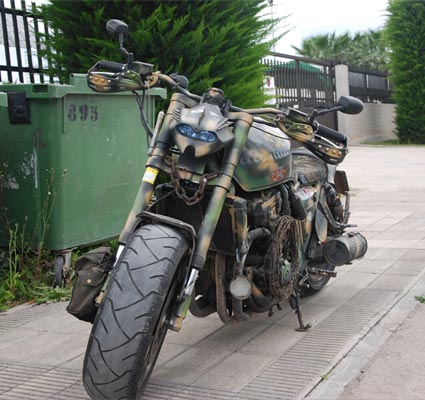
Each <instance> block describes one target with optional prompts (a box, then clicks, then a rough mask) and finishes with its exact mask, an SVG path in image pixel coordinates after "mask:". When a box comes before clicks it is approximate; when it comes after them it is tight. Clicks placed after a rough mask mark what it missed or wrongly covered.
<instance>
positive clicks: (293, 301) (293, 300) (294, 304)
mask: <svg viewBox="0 0 425 400" xmlns="http://www.w3.org/2000/svg"><path fill="white" fill-rule="evenodd" d="M289 304H290V306H291V308H292V309H293V310H295V314H297V317H298V323H299V324H300V326H299V327H298V328H296V329H295V330H296V331H297V332H307V331H308V330H309V329H310V328H311V324H310V323H308V324H306V325H304V322H303V316H302V313H301V306H300V292H299V291H298V290H295V293H294V294H291V296H290V297H289Z"/></svg>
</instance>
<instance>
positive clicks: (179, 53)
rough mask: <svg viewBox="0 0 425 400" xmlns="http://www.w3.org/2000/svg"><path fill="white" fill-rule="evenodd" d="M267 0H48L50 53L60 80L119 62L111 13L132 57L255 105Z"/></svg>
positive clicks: (266, 46) (195, 87) (194, 87)
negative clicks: (124, 27) (124, 30)
mask: <svg viewBox="0 0 425 400" xmlns="http://www.w3.org/2000/svg"><path fill="white" fill-rule="evenodd" d="M267 6H268V1H266V0H230V1H229V0H224V1H223V0H198V1H177V0H167V1H159V0H156V1H135V0H119V1H117V0H113V1H111V0H108V1H107V0H98V1H92V0H80V1H63V0H51V2H50V4H48V5H46V6H44V7H42V13H43V15H45V17H46V18H47V19H48V20H49V21H50V24H51V26H52V28H53V30H54V31H55V32H56V33H55V34H54V35H53V36H52V37H51V38H50V39H49V42H48V43H47V44H48V45H47V49H53V51H49V54H48V56H49V57H50V58H51V59H52V60H53V61H54V64H55V68H54V72H55V73H56V74H57V75H59V76H60V78H61V80H62V81H64V82H65V81H66V80H67V78H68V75H69V73H70V72H86V71H87V70H88V68H89V67H90V66H92V65H93V64H94V63H95V62H96V61H97V60H100V59H104V60H111V61H117V62H123V57H122V55H121V54H120V53H119V51H118V44H117V43H116V41H114V40H113V39H112V38H111V37H110V36H109V35H108V34H107V33H106V32H105V24H106V21H107V20H109V19H112V18H117V19H121V20H123V21H125V22H126V23H127V24H128V26H129V31H130V34H129V37H128V39H127V40H126V42H125V47H126V48H127V49H128V50H129V51H131V52H133V53H134V54H135V59H136V60H139V61H145V62H149V63H152V64H154V65H155V68H156V69H158V70H161V71H162V72H165V73H171V72H177V73H180V74H182V75H186V76H187V77H188V78H189V80H190V86H189V88H190V90H191V91H193V92H194V93H200V94H201V93H203V92H205V91H206V89H208V88H209V87H211V86H217V87H220V88H221V89H223V90H224V91H225V93H226V95H227V96H228V97H229V98H230V99H231V100H232V101H233V103H234V104H236V105H238V106H241V107H253V106H259V105H262V104H263V103H264V101H265V98H264V94H263V91H262V84H263V71H262V68H263V67H262V66H261V64H260V62H259V61H260V59H261V58H262V57H263V56H265V55H266V54H267V53H268V51H269V50H270V48H271V45H272V43H271V42H270V41H269V42H267V41H265V38H266V37H267V36H268V35H269V33H270V30H271V29H272V27H273V26H274V24H275V23H276V21H273V20H271V19H267V18H264V17H260V13H262V12H263V13H264V11H263V10H264V9H265V8H266V7H267Z"/></svg>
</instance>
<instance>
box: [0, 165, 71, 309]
mask: <svg viewBox="0 0 425 400" xmlns="http://www.w3.org/2000/svg"><path fill="white" fill-rule="evenodd" d="M47 172H48V173H49V174H50V178H49V179H48V181H47V185H46V197H45V199H44V201H43V202H42V204H41V209H40V211H39V214H38V216H37V219H36V223H35V227H34V232H28V229H27V222H28V219H27V218H25V219H24V222H23V223H22V224H21V225H19V224H17V223H15V224H10V223H9V221H8V220H7V216H6V211H5V213H4V219H5V221H4V222H5V227H6V231H7V235H8V246H7V249H6V254H4V253H2V254H0V311H4V310H6V309H8V308H10V307H11V306H14V305H16V304H19V303H22V302H25V301H29V300H30V301H35V302H36V303H43V302H46V301H50V300H61V299H65V298H69V295H68V294H67V293H68V292H69V291H70V289H67V290H66V289H63V290H61V289H53V288H51V285H52V282H53V275H54V273H53V259H54V256H53V255H52V254H51V252H49V251H46V250H44V240H45V237H46V234H47V231H48V227H49V220H50V216H51V213H52V209H53V204H54V201H55V197H56V195H57V193H56V191H55V189H54V186H55V185H54V174H53V171H51V170H49V171H47ZM31 234H32V235H31Z"/></svg>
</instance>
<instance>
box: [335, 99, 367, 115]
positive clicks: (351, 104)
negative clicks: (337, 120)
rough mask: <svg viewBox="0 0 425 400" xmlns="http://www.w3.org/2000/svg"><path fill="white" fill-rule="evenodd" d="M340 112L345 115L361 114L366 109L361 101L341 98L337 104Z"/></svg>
mask: <svg viewBox="0 0 425 400" xmlns="http://www.w3.org/2000/svg"><path fill="white" fill-rule="evenodd" d="M336 107H338V111H341V112H342V113H344V114H359V113H360V112H361V111H362V110H363V107H364V104H363V102H362V101H361V100H359V99H358V98H356V97H352V96H341V97H340V98H339V99H338V102H337V103H336Z"/></svg>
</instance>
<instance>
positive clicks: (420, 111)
mask: <svg viewBox="0 0 425 400" xmlns="http://www.w3.org/2000/svg"><path fill="white" fill-rule="evenodd" d="M388 11H389V19H388V22H387V26H386V35H387V39H388V42H389V45H390V47H391V49H392V52H391V55H390V58H391V62H390V72H391V80H392V82H393V84H394V100H395V102H396V104H397V113H396V120H395V122H396V126H397V135H398V137H399V139H400V142H401V143H418V144H424V143H425V1H414V0H391V1H390V3H389V5H388Z"/></svg>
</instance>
